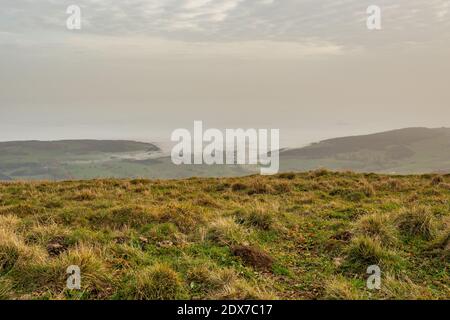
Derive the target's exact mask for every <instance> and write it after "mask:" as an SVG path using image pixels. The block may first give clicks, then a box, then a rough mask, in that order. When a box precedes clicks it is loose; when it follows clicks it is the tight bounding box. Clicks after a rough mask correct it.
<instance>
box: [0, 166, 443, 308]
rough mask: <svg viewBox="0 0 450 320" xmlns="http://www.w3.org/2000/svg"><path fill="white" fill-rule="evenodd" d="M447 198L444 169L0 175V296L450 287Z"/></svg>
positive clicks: (313, 293) (434, 291) (398, 292)
mask: <svg viewBox="0 0 450 320" xmlns="http://www.w3.org/2000/svg"><path fill="white" fill-rule="evenodd" d="M449 200H450V176H449V175H446V176H442V175H441V176H439V175H424V176H383V175H375V174H366V175H363V174H356V173H350V172H349V173H331V172H328V171H325V170H319V171H314V172H309V173H302V174H282V175H279V176H273V177H261V176H252V177H243V178H220V179H199V178H196V179H189V180H179V181H174V180H165V181H162V180H155V181H151V180H143V179H136V180H94V181H73V182H70V181H69V182H34V183H32V182H29V183H18V182H9V183H1V184H0V298H14V299H24V298H32V299H179V298H184V299H212V298H219V299H277V298H280V299H325V298H330V299H423V298H428V299H450V287H449V284H450V278H449V266H450V264H449V262H450V243H449V240H450V201H449ZM374 264H376V265H378V266H379V267H380V268H381V270H382V280H381V281H382V282H381V289H380V290H375V291H371V290H369V289H367V288H366V277H367V274H366V269H367V267H368V266H370V265H374ZM70 265H77V266H79V267H80V268H81V276H82V290H79V291H76V290H75V291H70V290H68V289H66V288H65V285H66V278H67V275H66V268H67V267H68V266H70Z"/></svg>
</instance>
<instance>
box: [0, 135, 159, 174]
mask: <svg viewBox="0 0 450 320" xmlns="http://www.w3.org/2000/svg"><path fill="white" fill-rule="evenodd" d="M160 151H161V150H160V148H159V147H158V146H156V145H155V144H152V143H144V142H136V141H126V140H61V141H12V142H0V172H1V173H2V175H3V177H4V179H2V180H6V177H8V178H10V179H11V178H12V179H20V180H28V179H43V180H61V179H84V178H94V177H102V176H108V177H109V176H111V177H112V176H115V175H114V174H113V173H110V172H109V171H108V168H109V167H110V166H111V165H113V164H114V163H122V162H123V161H124V160H129V159H149V158H152V157H158V154H159V153H160ZM122 171H123V172H121V175H123V176H128V175H132V174H133V170H130V171H127V170H122Z"/></svg>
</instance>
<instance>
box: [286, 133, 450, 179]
mask: <svg viewBox="0 0 450 320" xmlns="http://www.w3.org/2000/svg"><path fill="white" fill-rule="evenodd" d="M281 159H282V168H283V169H284V170H294V171H297V170H300V171H304V170H309V169H313V168H317V167H327V168H330V169H338V170H345V169H351V170H355V171H370V172H388V173H391V172H397V173H421V172H430V171H443V172H450V128H438V129H428V128H406V129H400V130H393V131H387V132H382V133H375V134H369V135H362V136H353V137H343V138H335V139H329V140H324V141H322V142H319V143H314V144H312V145H310V146H307V147H304V148H299V149H289V150H285V151H283V152H281Z"/></svg>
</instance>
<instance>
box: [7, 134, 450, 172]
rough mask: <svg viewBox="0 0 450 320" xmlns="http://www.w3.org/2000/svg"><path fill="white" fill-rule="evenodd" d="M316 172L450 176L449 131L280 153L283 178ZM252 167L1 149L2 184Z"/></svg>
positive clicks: (140, 155) (139, 152)
mask: <svg viewBox="0 0 450 320" xmlns="http://www.w3.org/2000/svg"><path fill="white" fill-rule="evenodd" d="M318 168H328V169H332V170H341V171H342V170H344V171H345V170H352V171H357V172H376V173H389V174H391V173H398V174H414V173H431V172H437V173H448V172H450V129H448V128H441V129H427V128H407V129H401V130H394V131H389V132H382V133H376V134H371V135H364V136H354V137H344V138H336V139H330V140H325V141H322V142H319V143H315V144H312V145H310V146H307V147H305V148H299V149H286V150H284V149H283V150H281V152H280V171H281V172H290V171H296V172H304V171H309V170H314V169H318ZM257 172H259V170H258V168H257V167H255V166H243V165H227V166H222V165H215V166H207V165H195V166H176V165H174V164H173V163H172V161H171V158H170V157H168V156H167V155H165V154H163V153H162V152H161V150H160V149H159V148H158V146H156V145H154V144H150V143H141V142H134V141H105V140H98V141H97V140H67V141H54V142H45V141H26V142H2V143H0V180H10V179H13V180H74V179H95V178H138V177H142V178H151V179H180V178H189V177H236V176H246V175H249V174H254V173H257Z"/></svg>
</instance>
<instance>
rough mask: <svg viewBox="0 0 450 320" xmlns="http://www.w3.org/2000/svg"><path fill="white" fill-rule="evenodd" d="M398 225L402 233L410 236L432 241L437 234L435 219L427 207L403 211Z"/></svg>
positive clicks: (398, 218)
mask: <svg viewBox="0 0 450 320" xmlns="http://www.w3.org/2000/svg"><path fill="white" fill-rule="evenodd" d="M397 224H398V227H399V229H400V230H401V232H403V233H404V234H405V235H408V236H419V237H422V238H424V239H425V240H431V239H433V238H434V237H435V236H436V234H437V225H436V221H435V217H434V215H433V213H432V212H431V210H430V209H429V208H427V207H414V208H410V209H403V210H402V211H401V212H400V214H399V215H398V217H397Z"/></svg>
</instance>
